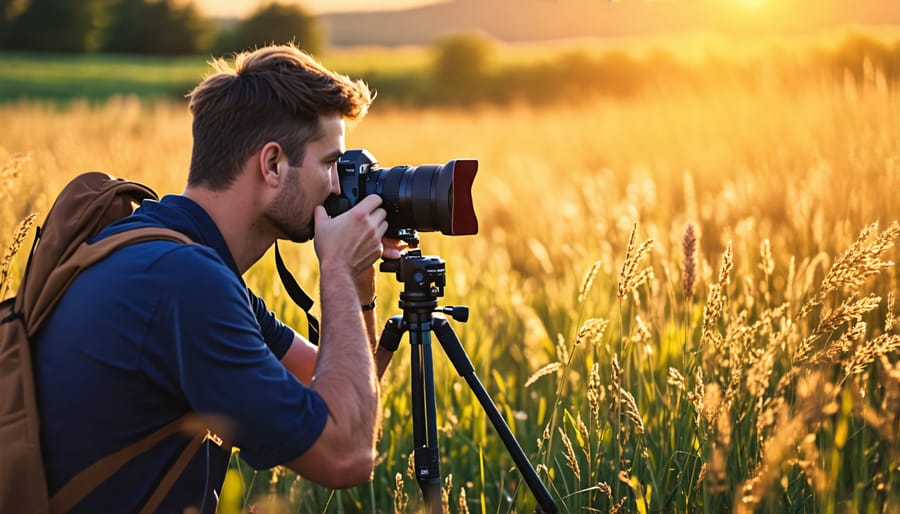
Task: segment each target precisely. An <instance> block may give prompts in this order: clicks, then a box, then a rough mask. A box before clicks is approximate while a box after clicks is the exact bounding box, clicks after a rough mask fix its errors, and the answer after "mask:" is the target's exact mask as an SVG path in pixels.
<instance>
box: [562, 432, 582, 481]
mask: <svg viewBox="0 0 900 514" xmlns="http://www.w3.org/2000/svg"><path fill="white" fill-rule="evenodd" d="M559 435H560V437H561V438H562V442H563V446H565V447H566V464H568V465H569V468H570V469H571V470H572V473H574V474H575V478H576V479H577V480H578V481H579V482H581V467H580V466H579V465H578V459H577V458H576V456H575V448H573V447H572V441H571V440H570V439H569V436H568V434H566V431H565V430H563V428H562V427H559Z"/></svg>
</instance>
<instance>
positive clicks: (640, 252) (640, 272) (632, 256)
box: [617, 223, 653, 300]
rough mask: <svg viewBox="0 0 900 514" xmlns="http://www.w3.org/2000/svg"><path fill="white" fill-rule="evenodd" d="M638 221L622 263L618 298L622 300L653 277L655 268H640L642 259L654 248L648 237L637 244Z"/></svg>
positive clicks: (632, 231) (629, 239)
mask: <svg viewBox="0 0 900 514" xmlns="http://www.w3.org/2000/svg"><path fill="white" fill-rule="evenodd" d="M636 235H637V223H635V224H634V227H633V228H632V230H631V236H629V238H628V247H627V248H626V250H625V262H624V263H622V273H621V275H619V288H618V293H617V295H618V298H619V299H620V300H621V299H623V298H625V296H626V295H628V294H630V293H631V292H632V291H634V290H635V289H636V288H637V287H638V286H640V285H641V284H643V283H644V282H647V281H648V280H650V279H652V278H653V268H651V267H649V266H648V267H646V268H641V269H639V268H638V267H639V266H640V263H641V260H642V259H643V258H644V256H645V255H646V254H647V253H648V252H649V251H650V249H651V248H653V240H652V239H648V240H646V241H644V242H643V243H641V245H640V246H636V244H635V237H636Z"/></svg>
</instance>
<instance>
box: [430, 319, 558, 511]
mask: <svg viewBox="0 0 900 514" xmlns="http://www.w3.org/2000/svg"><path fill="white" fill-rule="evenodd" d="M431 327H432V330H433V331H434V333H435V335H436V336H437V338H438V341H440V343H441V347H443V348H444V353H446V354H447V357H448V358H449V359H450V362H452V363H453V367H454V368H456V372H457V373H459V375H460V376H461V377H463V378H465V379H466V383H467V384H469V388H470V389H472V392H473V393H475V397H476V398H478V401H479V403H481V407H482V408H483V409H484V411H485V414H487V416H488V419H490V420H491V423H492V424H493V425H494V428H495V429H496V430H497V434H498V435H499V436H500V439H502V440H503V444H505V445H506V449H507V450H508V451H509V454H510V455H511V456H512V458H513V461H514V462H515V463H516V466H517V467H518V468H519V471H520V472H521V473H522V478H523V479H524V480H525V483H526V484H528V488H529V489H530V490H531V493H532V494H533V495H534V497H535V499H537V502H538V505H539V506H540V508H541V510H542V511H543V512H548V513H555V512H557V509H556V504H555V503H554V501H553V497H552V496H550V492H549V491H547V488H546V487H545V486H544V483H543V482H541V479H540V477H538V475H537V472H536V471H535V470H534V467H532V465H531V463H530V462H529V461H528V457H527V456H526V455H525V452H523V451H522V447H521V446H519V443H518V441H516V438H515V436H513V435H512V432H511V431H510V430H509V425H507V424H506V421H504V419H503V416H502V415H501V414H500V411H499V410H498V409H497V406H496V405H495V404H494V401H493V400H491V397H490V395H488V393H487V391H486V390H485V389H484V385H482V383H481V381H480V380H478V377H477V376H476V375H475V368H474V366H472V361H471V360H469V357H468V355H466V351H465V349H463V346H462V343H460V342H459V338H458V337H457V336H456V332H454V331H453V327H452V326H451V325H450V323H449V322H448V321H447V320H446V319H444V318H434V319H433V320H432V324H431Z"/></svg>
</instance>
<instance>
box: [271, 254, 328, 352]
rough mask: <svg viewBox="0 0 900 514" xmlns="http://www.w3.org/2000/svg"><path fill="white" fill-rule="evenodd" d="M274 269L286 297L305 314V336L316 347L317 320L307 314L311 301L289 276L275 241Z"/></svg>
mask: <svg viewBox="0 0 900 514" xmlns="http://www.w3.org/2000/svg"><path fill="white" fill-rule="evenodd" d="M275 267H276V268H277V269H278V276H279V277H281V283H282V284H284V290H285V291H287V294H288V296H290V297H291V300H294V303H296V304H297V306H298V307H300V308H301V309H303V312H304V313H306V321H307V325H308V326H309V333H308V334H307V337H308V338H309V342H311V343H312V344H314V345H316V346H318V345H319V320H317V319H316V317H315V316H313V315H312V313H311V312H309V311H310V309H312V306H313V300H312V298H310V297H309V295H308V294H306V291H304V290H303V288H302V287H300V284H298V283H297V279H295V278H294V276H293V275H291V272H290V271H288V269H287V266H285V265H284V259H282V258H281V252H280V251H278V241H275Z"/></svg>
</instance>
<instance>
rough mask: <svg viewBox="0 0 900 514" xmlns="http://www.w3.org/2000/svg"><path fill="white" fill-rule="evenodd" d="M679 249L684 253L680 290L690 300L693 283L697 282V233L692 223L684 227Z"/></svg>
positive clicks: (692, 293)
mask: <svg viewBox="0 0 900 514" xmlns="http://www.w3.org/2000/svg"><path fill="white" fill-rule="evenodd" d="M681 249H682V251H683V253H684V274H683V277H682V280H681V288H682V291H683V292H684V296H685V297H687V298H688V299H690V298H693V297H694V283H695V282H696V280H697V231H696V229H695V227H694V223H693V222H690V223H688V224H687V226H686V227H684V237H682V239H681Z"/></svg>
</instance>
